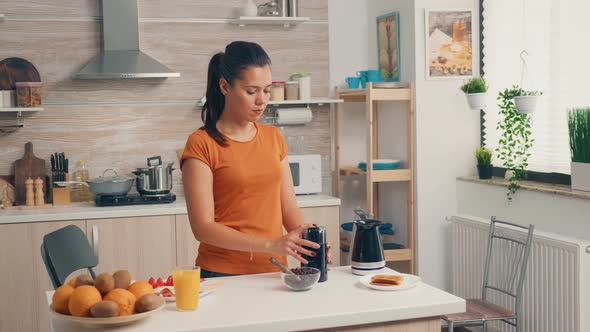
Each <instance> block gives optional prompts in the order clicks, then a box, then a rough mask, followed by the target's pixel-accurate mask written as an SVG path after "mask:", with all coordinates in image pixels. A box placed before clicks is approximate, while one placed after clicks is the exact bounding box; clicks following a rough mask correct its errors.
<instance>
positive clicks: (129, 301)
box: [104, 288, 137, 316]
mask: <svg viewBox="0 0 590 332" xmlns="http://www.w3.org/2000/svg"><path fill="white" fill-rule="evenodd" d="M104 300H105V301H113V302H115V303H116V304H117V305H118V306H119V316H127V315H133V314H134V313H135V301H137V299H136V298H135V295H133V293H131V292H130V291H128V290H126V289H123V288H115V289H113V290H112V291H110V292H108V293H107V295H105V296H104Z"/></svg>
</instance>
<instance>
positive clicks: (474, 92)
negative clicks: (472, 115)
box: [461, 77, 488, 109]
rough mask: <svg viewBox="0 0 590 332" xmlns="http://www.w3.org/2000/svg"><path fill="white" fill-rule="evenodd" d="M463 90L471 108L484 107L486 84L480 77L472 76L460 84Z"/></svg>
mask: <svg viewBox="0 0 590 332" xmlns="http://www.w3.org/2000/svg"><path fill="white" fill-rule="evenodd" d="M461 90H462V91H463V92H465V96H466V97H467V104H469V108H471V109H482V108H484V107H485V99H486V92H487V91H488V85H487V83H486V81H485V80H484V79H483V78H482V77H474V78H472V79H470V80H469V81H467V83H465V84H463V85H462V86H461Z"/></svg>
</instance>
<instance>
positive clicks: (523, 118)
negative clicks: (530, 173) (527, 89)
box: [496, 85, 535, 202]
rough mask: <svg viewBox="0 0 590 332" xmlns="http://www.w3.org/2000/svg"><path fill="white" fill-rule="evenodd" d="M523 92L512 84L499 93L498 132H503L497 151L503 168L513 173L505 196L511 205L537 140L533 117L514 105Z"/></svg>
mask: <svg viewBox="0 0 590 332" xmlns="http://www.w3.org/2000/svg"><path fill="white" fill-rule="evenodd" d="M523 91H524V90H523V89H521V88H520V87H519V86H517V85H513V86H512V88H509V89H505V90H504V91H500V93H499V95H498V98H497V100H498V101H499V104H498V107H499V108H500V112H499V114H500V120H499V121H498V125H497V127H496V130H500V131H501V134H500V139H499V141H498V148H496V151H497V152H498V158H500V160H502V165H503V166H504V167H505V168H506V169H507V170H510V171H512V173H513V175H512V177H511V178H510V180H509V181H510V183H509V185H508V193H506V196H507V198H508V202H512V197H513V196H514V194H515V193H516V191H517V190H518V189H519V188H520V181H521V180H522V179H523V178H524V177H525V176H526V173H527V167H528V165H529V164H528V158H529V157H530V156H531V153H530V152H529V151H530V149H531V148H532V146H533V142H534V141H535V140H534V139H533V138H531V135H532V132H531V126H532V120H531V117H530V115H528V114H521V113H519V112H518V111H517V110H516V106H515V104H514V97H515V96H519V95H521V93H522V92H523Z"/></svg>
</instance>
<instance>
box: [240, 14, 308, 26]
mask: <svg viewBox="0 0 590 332" xmlns="http://www.w3.org/2000/svg"><path fill="white" fill-rule="evenodd" d="M306 21H309V17H282V16H240V17H239V18H236V19H233V20H230V22H231V23H232V24H236V25H238V26H240V27H244V26H246V25H269V24H274V25H282V26H283V27H285V28H288V27H291V26H296V25H298V24H301V23H303V22H306Z"/></svg>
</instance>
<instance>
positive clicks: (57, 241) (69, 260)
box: [41, 225, 98, 288]
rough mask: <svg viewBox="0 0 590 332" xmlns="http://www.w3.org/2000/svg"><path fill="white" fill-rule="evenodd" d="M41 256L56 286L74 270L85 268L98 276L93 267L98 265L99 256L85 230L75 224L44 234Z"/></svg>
mask: <svg viewBox="0 0 590 332" xmlns="http://www.w3.org/2000/svg"><path fill="white" fill-rule="evenodd" d="M41 257H42V258H43V263H45V269H46V270H47V274H48V275H49V278H50V279H51V283H52V284H53V287H54V288H58V287H59V286H61V285H63V284H64V283H65V281H66V278H67V277H68V276H69V275H70V274H71V273H72V272H74V271H77V270H80V269H84V268H86V269H88V271H89V273H90V275H91V276H92V278H93V279H95V278H96V276H95V274H94V271H93V270H92V268H93V267H95V266H96V265H98V257H96V255H95V254H94V250H93V249H92V247H91V246H90V244H89V243H88V239H87V238H86V235H85V234H84V232H83V231H82V230H81V229H80V228H79V227H77V226H75V225H69V226H66V227H63V228H60V229H58V230H56V231H53V232H51V233H48V234H46V235H45V236H43V242H42V243H41Z"/></svg>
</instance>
